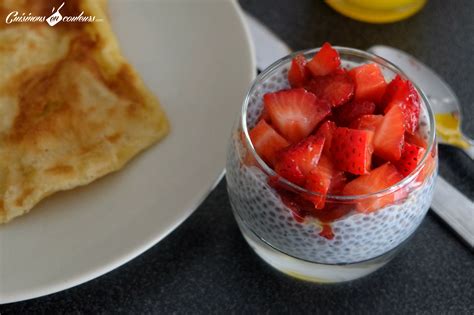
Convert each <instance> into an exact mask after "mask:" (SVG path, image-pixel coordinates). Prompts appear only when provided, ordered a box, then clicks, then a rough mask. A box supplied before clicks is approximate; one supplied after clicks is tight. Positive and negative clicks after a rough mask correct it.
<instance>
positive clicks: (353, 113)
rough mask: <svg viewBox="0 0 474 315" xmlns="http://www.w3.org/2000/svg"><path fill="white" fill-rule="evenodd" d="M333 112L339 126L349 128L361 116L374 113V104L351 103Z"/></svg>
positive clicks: (363, 102)
mask: <svg viewBox="0 0 474 315" xmlns="http://www.w3.org/2000/svg"><path fill="white" fill-rule="evenodd" d="M335 112H336V117H337V122H338V123H339V126H340V127H342V126H349V124H350V123H352V122H353V121H354V120H356V119H357V118H359V117H361V116H363V115H372V114H373V113H374V112H375V104H374V103H373V102H371V101H352V102H349V103H346V104H344V105H341V106H339V107H338V108H336V111H335Z"/></svg>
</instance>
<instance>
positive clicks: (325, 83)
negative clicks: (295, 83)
mask: <svg viewBox="0 0 474 315" xmlns="http://www.w3.org/2000/svg"><path fill="white" fill-rule="evenodd" d="M306 89H308V90H309V91H311V92H313V93H314V94H315V95H316V96H317V97H319V98H322V99H325V100H327V101H328V102H329V103H330V104H331V105H332V106H339V105H342V104H344V103H346V102H348V101H349V100H350V99H351V98H352V96H353V95H354V82H352V79H351V77H350V76H349V75H347V73H346V72H344V71H338V72H335V73H332V74H329V75H326V76H323V77H315V78H313V79H312V80H311V81H309V83H308V84H307V86H306Z"/></svg>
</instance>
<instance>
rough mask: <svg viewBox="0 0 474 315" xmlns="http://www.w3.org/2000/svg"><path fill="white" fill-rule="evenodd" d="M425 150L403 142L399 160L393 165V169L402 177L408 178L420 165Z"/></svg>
mask: <svg viewBox="0 0 474 315" xmlns="http://www.w3.org/2000/svg"><path fill="white" fill-rule="evenodd" d="M424 154H425V149H423V148H422V147H419V146H416V145H414V144H411V143H408V142H405V144H404V145H403V151H402V156H401V158H400V160H398V161H396V162H395V163H394V165H395V167H396V168H397V169H398V171H399V172H400V173H401V174H402V175H403V176H408V175H409V174H410V173H411V172H413V170H414V169H415V168H416V166H417V165H418V163H420V161H421V159H422V158H423V155H424Z"/></svg>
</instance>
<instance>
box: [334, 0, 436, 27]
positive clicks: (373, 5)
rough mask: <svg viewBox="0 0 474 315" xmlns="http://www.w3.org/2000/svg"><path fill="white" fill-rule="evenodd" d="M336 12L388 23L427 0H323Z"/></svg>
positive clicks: (418, 7) (403, 15)
mask: <svg viewBox="0 0 474 315" xmlns="http://www.w3.org/2000/svg"><path fill="white" fill-rule="evenodd" d="M325 1H326V3H327V4H328V5H329V6H330V7H332V8H333V9H334V10H336V11H337V12H339V13H341V14H343V15H345V16H348V17H350V18H353V19H355V20H359V21H363V22H370V23H390V22H396V21H400V20H403V19H405V18H408V17H409V16H411V15H413V14H415V13H416V12H418V11H419V10H421V8H423V6H424V5H425V4H426V1H427V0H384V1H380V0H325Z"/></svg>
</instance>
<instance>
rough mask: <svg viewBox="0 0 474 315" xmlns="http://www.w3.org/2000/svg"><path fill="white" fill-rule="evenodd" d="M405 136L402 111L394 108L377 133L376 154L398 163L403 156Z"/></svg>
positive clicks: (386, 116) (375, 136)
mask: <svg viewBox="0 0 474 315" xmlns="http://www.w3.org/2000/svg"><path fill="white" fill-rule="evenodd" d="M404 134H405V127H404V126H403V112H402V109H401V108H400V107H399V106H394V107H392V109H391V110H390V111H388V113H387V114H385V116H384V118H383V120H382V123H381V124H380V125H379V127H378V128H377V130H376V131H375V135H374V154H376V155H378V156H379V157H381V158H383V159H385V160H388V161H398V160H399V159H400V157H401V155H402V149H403V142H404Z"/></svg>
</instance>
